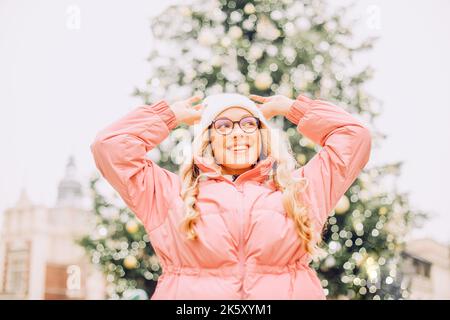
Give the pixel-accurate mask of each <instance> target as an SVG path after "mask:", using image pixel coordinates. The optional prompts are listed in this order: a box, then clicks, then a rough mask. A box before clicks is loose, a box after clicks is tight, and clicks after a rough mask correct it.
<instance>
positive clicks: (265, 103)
mask: <svg viewBox="0 0 450 320" xmlns="http://www.w3.org/2000/svg"><path fill="white" fill-rule="evenodd" d="M249 98H250V99H252V100H255V101H256V102H259V103H261V104H257V106H258V107H259V109H260V110H261V112H262V113H263V115H264V117H266V119H267V120H270V119H271V118H273V117H275V116H279V115H281V116H286V115H287V114H288V112H289V110H290V108H291V106H292V104H293V103H294V102H295V100H293V99H290V98H288V97H285V96H283V95H274V96H269V97H262V96H258V95H256V94H251V95H250V96H249Z"/></svg>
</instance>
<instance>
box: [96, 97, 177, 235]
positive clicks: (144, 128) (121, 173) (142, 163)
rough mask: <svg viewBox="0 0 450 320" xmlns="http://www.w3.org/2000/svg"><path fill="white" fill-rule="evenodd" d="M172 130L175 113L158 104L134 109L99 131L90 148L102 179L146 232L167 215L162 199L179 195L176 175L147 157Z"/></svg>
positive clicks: (166, 207)
mask: <svg viewBox="0 0 450 320" xmlns="http://www.w3.org/2000/svg"><path fill="white" fill-rule="evenodd" d="M175 126H176V118H175V115H174V113H173V112H172V110H170V108H169V105H168V104H167V102H166V101H165V100H160V101H158V102H156V103H154V104H152V105H143V106H139V107H137V108H135V109H133V110H132V111H130V112H129V113H128V114H126V115H125V116H123V117H122V118H121V119H119V120H117V121H115V122H114V123H112V124H110V125H109V126H107V127H106V128H104V129H103V130H101V131H100V132H99V133H98V134H97V136H96V137H95V139H94V141H93V143H92V144H91V145H90V148H91V152H92V154H93V156H94V160H95V164H96V166H97V168H98V170H99V171H100V173H101V174H102V176H103V177H104V178H105V179H106V180H107V181H108V182H109V183H110V184H111V185H112V187H113V188H114V189H115V190H116V191H117V192H118V193H119V194H120V196H121V198H122V199H123V200H124V201H125V203H126V204H127V206H128V207H129V208H130V210H132V211H133V212H134V213H135V214H136V216H137V217H138V218H139V220H140V221H141V222H142V223H143V224H144V226H145V227H146V228H147V229H148V230H149V229H153V228H154V227H156V226H159V225H160V224H161V223H162V222H163V221H164V218H165V216H166V215H167V211H168V201H167V200H166V199H168V198H167V197H166V196H165V195H166V194H172V196H173V195H175V194H179V191H180V185H181V184H180V181H179V177H178V175H176V174H175V173H172V172H170V171H168V170H166V169H163V168H161V167H159V166H158V165H157V164H156V163H154V162H153V161H152V160H150V159H149V158H147V157H146V154H147V153H148V151H150V150H151V149H153V148H154V147H155V146H156V145H158V144H159V143H160V142H162V141H163V140H164V139H165V138H166V137H168V135H169V132H170V130H172V129H173V128H174V127H175Z"/></svg>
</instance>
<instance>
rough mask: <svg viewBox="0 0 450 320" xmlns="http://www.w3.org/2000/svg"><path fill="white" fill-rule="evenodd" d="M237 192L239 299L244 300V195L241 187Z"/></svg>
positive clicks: (238, 187)
mask: <svg viewBox="0 0 450 320" xmlns="http://www.w3.org/2000/svg"><path fill="white" fill-rule="evenodd" d="M237 190H238V192H239V195H240V197H241V201H240V203H241V210H240V212H239V214H240V239H239V266H240V271H241V299H244V294H245V292H244V280H245V266H244V264H245V252H244V223H245V216H244V194H243V191H242V188H241V186H237Z"/></svg>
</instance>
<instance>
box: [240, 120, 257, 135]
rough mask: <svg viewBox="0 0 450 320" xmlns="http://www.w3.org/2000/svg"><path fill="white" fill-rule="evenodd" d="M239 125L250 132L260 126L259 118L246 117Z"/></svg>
mask: <svg viewBox="0 0 450 320" xmlns="http://www.w3.org/2000/svg"><path fill="white" fill-rule="evenodd" d="M239 126H240V127H241V129H242V131H244V132H247V133H250V132H253V131H255V130H256V129H257V128H258V119H256V118H255V117H246V118H243V119H241V121H239Z"/></svg>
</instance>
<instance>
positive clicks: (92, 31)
mask: <svg viewBox="0 0 450 320" xmlns="http://www.w3.org/2000/svg"><path fill="white" fill-rule="evenodd" d="M176 2H177V1H164V4H162V3H163V2H162V1H159V2H157V1H151V2H149V1H145V0H134V1H128V2H125V1H120V2H119V1H106V0H96V1H85V0H84V1H75V0H73V1H66V0H58V1H56V0H54V1H50V0H41V1H24V0H0V130H1V131H0V133H1V134H0V147H1V156H0V212H2V211H3V210H4V209H6V208H7V207H10V206H13V205H14V203H15V202H16V201H17V199H18V196H19V193H20V190H21V188H22V187H23V186H25V188H26V190H27V192H28V194H29V195H30V198H31V199H32V200H33V201H34V202H36V203H39V204H45V205H49V206H51V205H53V204H54V201H55V199H56V187H57V184H58V182H59V180H60V179H61V177H62V176H63V173H64V168H65V164H66V161H67V158H68V156H69V154H74V155H75V157H76V163H77V166H78V169H79V173H80V178H81V179H84V181H86V182H87V180H88V177H89V176H90V175H91V174H92V173H93V172H94V170H95V166H94V163H93V159H92V157H91V154H90V150H89V144H90V143H91V141H92V139H93V137H94V136H95V134H96V132H97V131H98V130H99V129H101V128H102V127H104V126H105V125H107V124H108V123H110V122H111V121H113V120H115V119H117V118H118V117H120V116H122V115H123V114H124V113H126V112H127V111H128V110H130V109H131V108H133V107H135V106H136V105H138V104H140V103H141V101H140V99H137V98H134V97H132V96H131V93H132V91H133V88H134V87H135V86H138V87H142V86H143V84H144V83H145V81H146V80H147V78H148V76H149V66H148V63H147V62H146V58H147V56H148V54H149V53H150V49H151V45H152V43H151V33H150V26H149V18H150V17H151V16H153V15H155V14H157V13H158V12H160V11H161V10H162V9H164V7H165V6H167V5H168V4H171V3H176ZM178 2H179V1H178ZM333 2H334V1H333ZM336 2H337V1H336ZM342 2H343V1H342ZM345 2H348V1H345ZM125 3H126V4H125ZM150 3H151V4H150ZM71 5H75V6H76V8H79V9H80V17H81V20H80V22H81V23H80V29H78V30H72V29H70V28H68V27H67V26H66V23H67V18H68V14H67V10H68V8H69V7H70V6H71ZM377 10H379V11H377ZM356 12H358V13H359V14H360V16H361V17H362V18H363V19H365V20H363V21H368V22H370V21H372V22H373V21H374V20H373V17H375V24H364V23H363V24H362V28H361V29H360V30H359V31H358V32H359V33H361V34H377V35H380V36H381V39H380V40H379V41H378V43H377V44H376V46H375V49H374V50H373V51H372V52H371V53H370V54H366V55H365V56H364V57H363V58H361V61H360V63H362V62H367V63H370V64H371V65H372V66H373V67H374V68H375V70H376V73H375V78H374V80H373V81H372V82H371V83H370V86H369V89H370V92H371V93H372V94H374V95H375V96H376V97H378V98H380V99H381V100H383V102H384V107H383V110H384V111H383V115H382V116H381V117H380V118H379V119H378V121H377V127H378V128H379V129H380V130H381V131H382V132H384V133H386V134H388V139H386V140H385V141H384V143H383V145H382V147H381V148H379V149H375V150H374V151H373V153H372V159H371V160H370V162H369V165H368V167H370V165H371V164H379V163H389V162H393V161H398V160H403V161H404V162H405V163H404V166H403V171H402V174H401V176H400V178H399V179H398V181H397V185H398V187H399V189H400V190H401V191H405V192H409V193H410V203H411V205H412V206H413V208H417V209H422V210H426V211H428V212H430V213H432V214H434V218H433V219H432V220H431V221H430V222H429V223H427V225H426V226H425V228H424V229H423V230H422V231H420V232H416V233H415V235H416V236H429V237H432V238H434V239H437V240H439V241H442V242H448V241H450V210H449V208H448V204H447V200H448V198H449V195H448V194H447V192H448V191H449V190H450V188H448V184H447V183H446V182H447V181H448V180H449V178H450V168H449V164H450V143H449V139H450V121H449V120H450V59H449V57H450V34H449V33H450V19H448V16H449V14H450V2H449V1H447V0H431V1H424V0H422V1H418V0H415V1H412V0H395V1H392V0H391V1H388V0H373V1H367V0H363V1H358V7H357V11H356ZM377 13H379V20H376V15H377ZM377 26H379V28H378V29H377ZM373 27H375V29H374V28H373Z"/></svg>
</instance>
